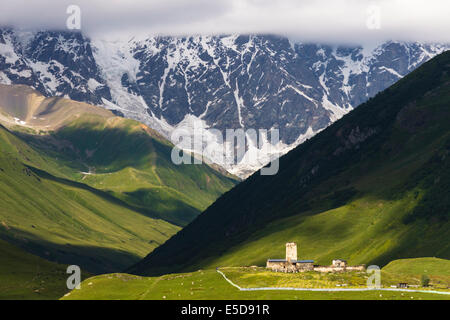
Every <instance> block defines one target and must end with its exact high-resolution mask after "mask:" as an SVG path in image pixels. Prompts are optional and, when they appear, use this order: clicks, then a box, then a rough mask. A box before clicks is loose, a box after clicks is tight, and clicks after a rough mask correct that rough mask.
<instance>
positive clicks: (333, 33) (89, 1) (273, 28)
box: [0, 0, 450, 43]
mask: <svg viewBox="0 0 450 320" xmlns="http://www.w3.org/2000/svg"><path fill="white" fill-rule="evenodd" d="M3 1H5V0H3ZM72 4H75V5H78V6H79V7H80V8H81V13H82V31H84V32H85V33H87V34H90V35H94V36H95V35H102V36H107V35H108V36H116V35H117V36H118V35H133V34H163V35H164V34H167V35H189V34H228V33H273V34H283V35H287V36H289V37H292V38H295V39H298V40H306V41H325V42H355V43H361V42H367V41H382V40H388V39H398V40H409V41H414V40H420V41H424V40H428V41H445V42H450V32H449V30H450V22H449V21H450V19H449V18H448V17H449V16H450V1H447V0H371V1H369V0H327V1H325V0H278V1H275V0H272V1H268V0H150V1H149V0H127V1H119V0H109V1H107V0H78V1H74V0H35V1H30V0H15V1H9V2H8V3H5V4H3V5H2V10H1V11H0V24H9V25H14V26H16V27H21V28H26V29H37V28H50V29H64V28H65V23H66V19H67V17H68V15H67V14H66V8H67V6H68V5H72ZM371 6H372V7H373V6H376V8H378V10H379V12H380V20H379V21H380V28H379V29H376V28H375V29H373V28H372V29H370V28H368V26H367V23H368V19H369V18H370V15H371V11H370V10H369V8H371ZM372 13H373V12H372Z"/></svg>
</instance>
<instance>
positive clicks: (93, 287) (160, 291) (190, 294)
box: [63, 268, 450, 300]
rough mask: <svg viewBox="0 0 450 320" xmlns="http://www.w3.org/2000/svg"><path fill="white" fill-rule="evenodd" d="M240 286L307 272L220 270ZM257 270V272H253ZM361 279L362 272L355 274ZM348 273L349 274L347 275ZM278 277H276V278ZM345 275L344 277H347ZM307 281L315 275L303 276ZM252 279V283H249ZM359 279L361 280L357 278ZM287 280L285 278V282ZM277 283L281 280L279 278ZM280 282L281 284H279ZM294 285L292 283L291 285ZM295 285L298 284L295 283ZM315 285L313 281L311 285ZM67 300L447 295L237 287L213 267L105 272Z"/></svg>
mask: <svg viewBox="0 0 450 320" xmlns="http://www.w3.org/2000/svg"><path fill="white" fill-rule="evenodd" d="M223 271H224V272H225V274H227V275H228V276H230V277H231V278H232V279H233V281H236V283H238V284H239V285H241V286H242V287H256V286H257V285H264V284H275V285H276V284H277V282H276V281H277V277H283V276H284V277H290V278H291V279H290V280H289V281H287V282H289V283H290V284H291V285H292V284H293V283H294V284H295V283H296V284H300V282H298V281H296V278H300V277H303V276H307V274H284V273H283V274H276V273H271V274H270V276H272V277H273V278H272V279H268V276H267V275H266V276H264V275H263V274H265V273H266V272H265V271H260V270H258V271H248V270H244V271H242V270H241V271H239V270H238V271H235V272H234V273H233V272H230V269H227V268H225V269H224V270H223ZM255 273H258V274H255ZM321 276H322V277H323V283H326V284H334V285H336V284H338V283H340V282H341V277H346V275H336V274H334V275H333V274H328V275H321ZM352 276H353V277H354V278H357V279H358V281H359V280H362V282H364V276H363V275H359V276H354V275H352ZM349 277H350V276H349ZM278 280H279V279H278ZM347 280H348V279H347V278H346V279H344V281H347ZM306 281H308V282H309V283H310V282H311V281H314V279H308V280H306ZM250 282H251V283H250ZM360 282H361V281H360ZM284 283H286V281H285V282H284ZM278 284H280V283H279V282H278ZM280 286H282V285H280ZM294 287H295V285H294ZM297 287H298V286H297ZM311 287H314V284H312V285H311ZM335 288H336V287H335ZM63 299H66V300H80V299H81V300H83V299H112V300H115V299H121V300H141V299H142V300H144V299H152V300H153V299H155V300H181V299H189V300H191V299H193V300H228V299H233V300H238V299H239V300H246V299H251V300H256V299H261V300H263V299H277V300H283V299H294V300H309V299H314V300H347V299H349V300H354V299H362V300H364V299H370V300H419V299H420V300H422V299H424V300H425V299H450V296H447V295H438V294H432V293H411V292H408V293H403V292H391V291H362V292H313V291H310V292H308V291H283V290H280V291H276V290H268V291H239V290H238V289H237V288H235V287H233V286H232V285H231V284H229V283H228V282H226V281H225V279H224V278H223V277H222V276H221V275H220V274H219V273H217V272H216V270H200V271H196V272H192V273H183V274H171V275H165V276H161V277H139V276H134V275H128V274H107V275H101V276H96V277H93V278H89V279H87V280H85V281H84V282H83V283H82V284H81V289H80V290H73V291H71V292H70V294H68V295H66V296H64V297H63Z"/></svg>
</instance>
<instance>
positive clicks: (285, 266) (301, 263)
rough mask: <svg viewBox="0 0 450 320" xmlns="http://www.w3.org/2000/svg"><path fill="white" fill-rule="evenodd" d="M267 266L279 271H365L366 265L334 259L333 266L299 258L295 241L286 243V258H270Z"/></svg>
mask: <svg viewBox="0 0 450 320" xmlns="http://www.w3.org/2000/svg"><path fill="white" fill-rule="evenodd" d="M266 268H267V269H270V270H273V271H277V272H303V271H318V272H345V271H364V270H365V269H366V267H365V265H358V266H349V265H347V261H345V260H342V259H334V260H333V261H332V264H331V266H319V265H314V260H298V259H297V244H296V243H295V242H288V243H286V258H285V259H268V260H267V263H266Z"/></svg>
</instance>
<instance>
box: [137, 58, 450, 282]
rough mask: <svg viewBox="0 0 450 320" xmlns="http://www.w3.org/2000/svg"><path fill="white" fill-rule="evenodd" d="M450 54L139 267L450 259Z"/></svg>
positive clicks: (221, 203) (236, 191) (225, 199)
mask: <svg viewBox="0 0 450 320" xmlns="http://www.w3.org/2000/svg"><path fill="white" fill-rule="evenodd" d="M449 159H450V52H445V53H443V54H441V55H440V56H438V57H436V58H434V59H432V60H431V61H429V62H428V63H425V64H424V65H423V66H422V67H420V68H418V69H417V70H416V71H414V72H412V73H411V74H409V75H408V76H406V77H405V78H403V79H402V80H400V81H399V82H397V83H396V84H395V85H393V86H392V87H390V88H388V89H387V90H385V91H383V92H382V93H380V94H378V95H377V96H376V97H374V98H373V99H370V100H369V101H368V102H367V103H365V104H363V105H361V106H359V107H358V108H356V109H355V110H354V111H352V112H350V113H349V114H348V115H346V116H344V117H343V118H342V119H341V120H339V121H337V122H335V123H334V124H333V125H331V126H330V127H328V128H327V129H326V130H324V131H322V132H321V133H319V134H318V135H316V136H315V137H313V138H312V139H310V140H308V141H306V142H305V143H303V144H302V145H300V146H299V147H297V148H296V149H294V150H293V151H291V152H289V153H288V154H287V155H285V156H283V157H282V158H281V159H280V170H279V172H278V174H276V175H274V176H261V175H260V174H259V172H258V173H255V174H254V175H253V176H251V177H250V178H248V179H247V180H246V181H244V182H242V183H240V184H239V185H237V186H236V187H235V188H233V189H232V190H231V191H229V192H227V193H225V194H224V195H223V196H221V197H220V198H219V199H218V200H217V201H216V202H215V203H214V204H213V205H211V206H210V207H209V208H208V209H207V210H206V211H204V212H203V213H202V214H201V215H200V216H199V217H198V218H197V219H196V220H194V221H193V222H192V223H191V224H189V225H188V226H187V227H186V228H184V229H183V230H182V231H180V232H179V233H177V234H176V235H175V236H174V237H172V238H171V239H170V240H169V241H167V242H166V243H165V244H164V245H163V246H161V247H159V248H157V249H156V250H155V251H153V252H152V253H150V254H149V255H148V256H147V257H146V258H145V259H144V260H143V261H141V262H140V263H139V264H137V265H136V266H134V267H133V268H131V269H129V272H131V273H136V274H144V275H154V274H155V275H159V274H164V273H167V272H181V271H192V270H196V269H199V268H212V267H217V266H245V265H255V264H256V265H264V264H265V261H266V260H267V259H268V258H282V257H284V244H285V243H286V242H288V241H295V242H297V244H298V247H299V257H300V258H305V259H314V260H315V261H316V262H317V263H319V264H330V263H331V259H333V258H341V259H347V260H348V262H349V263H350V264H360V263H365V264H378V265H380V266H383V265H386V264H387V263H388V262H390V261H392V260H394V259H398V258H413V257H423V256H436V257H440V258H450V202H449V201H450V195H449V193H448V192H449V190H450V160H449Z"/></svg>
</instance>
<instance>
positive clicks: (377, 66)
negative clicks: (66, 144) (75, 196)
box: [0, 29, 450, 176]
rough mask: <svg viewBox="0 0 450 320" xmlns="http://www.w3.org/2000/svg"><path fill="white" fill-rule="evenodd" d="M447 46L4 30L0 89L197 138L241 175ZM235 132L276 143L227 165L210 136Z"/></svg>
mask: <svg viewBox="0 0 450 320" xmlns="http://www.w3.org/2000/svg"><path fill="white" fill-rule="evenodd" d="M449 48H450V46H448V45H440V44H424V43H401V42H393V41H391V42H386V43H383V44H380V45H378V46H376V47H373V48H368V47H348V46H335V47H333V46H328V45H320V44H302V43H295V42H292V41H289V39H287V38H283V37H279V36H270V35H231V36H195V37H178V38H177V37H148V38H142V39H135V38H133V39H129V40H126V41H125V40H122V41H116V42H114V41H106V40H103V39H88V38H87V37H85V36H83V35H82V34H80V33H73V32H53V31H52V32H49V31H42V32H36V33H24V32H17V31H14V30H11V29H3V30H0V82H1V83H14V84H27V85H30V86H32V87H34V88H35V89H37V90H39V91H41V92H42V93H44V94H46V95H56V96H67V97H70V98H71V99H74V100H79V101H85V102H89V103H93V104H97V105H103V106H105V107H106V108H109V109H112V110H115V112H116V113H117V114H120V115H123V116H125V117H129V118H133V119H137V120H140V121H142V122H144V123H146V124H148V125H150V126H151V127H153V128H155V129H156V130H158V131H160V132H161V133H163V134H164V135H165V136H167V137H168V138H170V137H171V134H172V132H174V130H175V129H183V132H185V134H186V135H192V134H193V133H194V132H201V133H202V134H203V135H204V136H205V137H206V138H205V139H206V140H207V141H208V143H209V148H212V149H213V150H214V154H216V155H222V154H224V153H225V160H223V159H222V157H221V156H218V157H215V156H213V155H212V156H210V158H212V160H213V161H215V162H217V163H218V164H220V165H222V166H224V167H225V168H226V169H228V170H229V171H230V172H232V173H235V174H238V175H241V176H245V175H246V174H248V173H250V172H252V171H254V170H256V169H258V168H259V167H260V166H261V163H262V162H267V161H269V160H270V158H271V157H273V156H278V155H280V154H282V153H285V152H287V151H289V150H290V149H292V148H293V147H295V146H296V145H298V144H299V143H301V142H303V141H304V140H305V139H307V138H309V137H311V136H313V135H314V134H316V133H317V132H319V131H320V130H322V129H324V128H325V127H327V126H328V125H329V124H331V123H332V122H333V121H335V120H337V119H339V118H340V117H341V116H343V115H344V114H345V113H347V112H348V111H350V110H351V109H352V108H354V107H356V106H357V105H359V104H360V103H362V102H364V101H366V100H367V99H368V98H370V97H372V96H374V95H375V94H376V93H378V92H379V91H381V90H383V89H385V88H386V87H388V86H389V85H391V84H393V83H394V82H395V81H397V80H398V79H400V78H401V77H403V76H405V75H406V74H407V73H409V72H411V71H412V70H414V69H415V68H417V67H418V66H419V65H421V64H422V63H424V62H425V61H427V60H429V59H430V58H432V57H434V56H435V55H437V54H439V53H441V52H442V51H444V50H447V49H449ZM239 128H241V129H243V130H248V129H256V130H258V129H266V130H268V131H270V130H272V129H278V130H279V136H280V142H279V143H278V144H276V145H271V144H270V143H269V142H268V136H263V137H262V138H263V139H262V141H263V142H262V144H261V145H260V146H259V148H258V146H257V144H256V142H255V141H254V139H253V140H252V138H251V137H250V136H248V138H249V139H248V141H247V148H246V150H247V153H246V154H245V155H244V156H243V157H241V158H239V159H237V161H238V162H237V163H233V162H232V161H231V160H230V155H229V154H228V153H227V152H228V151H226V150H227V149H226V148H225V151H223V150H224V145H225V143H223V141H221V140H220V139H219V138H218V136H217V132H213V130H211V129H218V130H219V131H220V132H222V133H224V132H225V130H226V129H239ZM172 138H173V137H172ZM200 146H202V144H200ZM188 149H189V148H188ZM192 149H193V150H194V151H196V152H200V151H201V150H197V149H195V148H192ZM250 153H252V154H253V153H254V154H257V156H258V157H256V158H255V157H253V158H252V157H250V156H249V155H250ZM255 159H258V160H259V161H255Z"/></svg>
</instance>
